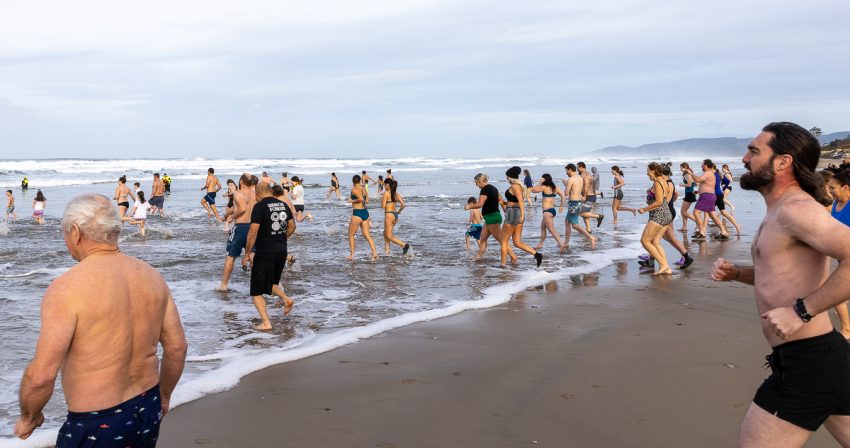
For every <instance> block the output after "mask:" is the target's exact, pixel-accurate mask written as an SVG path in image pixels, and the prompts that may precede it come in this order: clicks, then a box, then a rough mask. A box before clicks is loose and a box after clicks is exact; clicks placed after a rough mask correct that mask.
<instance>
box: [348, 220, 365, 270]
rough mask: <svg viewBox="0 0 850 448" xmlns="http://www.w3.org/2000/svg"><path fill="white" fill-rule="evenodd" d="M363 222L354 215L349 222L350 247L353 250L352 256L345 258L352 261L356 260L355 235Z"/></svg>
mask: <svg viewBox="0 0 850 448" xmlns="http://www.w3.org/2000/svg"><path fill="white" fill-rule="evenodd" d="M361 222H363V220H362V219H360V218H358V217H356V216H353V215H352V216H351V219H350V220H349V221H348V247H349V249H351V254H350V255H349V256H347V257H345V258H347V259H349V260H352V261H353V260H354V234H356V233H357V229H358V228H359V227H360V223H361Z"/></svg>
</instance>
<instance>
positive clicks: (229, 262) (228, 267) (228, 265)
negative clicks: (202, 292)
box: [216, 255, 236, 291]
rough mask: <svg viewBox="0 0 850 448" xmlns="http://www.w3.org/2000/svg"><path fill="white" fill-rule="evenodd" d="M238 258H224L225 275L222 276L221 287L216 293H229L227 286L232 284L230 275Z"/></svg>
mask: <svg viewBox="0 0 850 448" xmlns="http://www.w3.org/2000/svg"><path fill="white" fill-rule="evenodd" d="M235 262H236V258H233V257H231V256H229V255H228V256H227V257H225V258H224V273H223V274H222V275H221V285H219V286H218V288H216V291H227V284H228V283H229V282H230V274H232V273H233V264H234V263H235Z"/></svg>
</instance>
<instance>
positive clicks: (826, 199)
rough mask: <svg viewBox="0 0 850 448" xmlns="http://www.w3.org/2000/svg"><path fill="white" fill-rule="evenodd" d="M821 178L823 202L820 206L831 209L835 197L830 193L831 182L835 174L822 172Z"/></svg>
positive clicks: (826, 171) (828, 171) (827, 171)
mask: <svg viewBox="0 0 850 448" xmlns="http://www.w3.org/2000/svg"><path fill="white" fill-rule="evenodd" d="M819 174H820V177H821V178H822V179H823V200H821V201H820V205H823V206H824V207H829V206H830V205H832V201H833V197H832V195H831V194H830V192H829V185H828V184H829V181H830V180H832V178H834V177H835V172H833V171H830V170H828V169H826V170H823V171H820V173H819Z"/></svg>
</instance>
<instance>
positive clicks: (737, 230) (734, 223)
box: [720, 210, 741, 236]
mask: <svg viewBox="0 0 850 448" xmlns="http://www.w3.org/2000/svg"><path fill="white" fill-rule="evenodd" d="M720 214H721V215H723V216H724V217H725V218H726V219H728V220H729V222H731V223H732V226H733V227H735V233H737V235H738V236H741V225H740V224H738V221H735V217H734V216H732V213H729V211H728V210H723V211H722V212H720ZM723 227H726V226H723Z"/></svg>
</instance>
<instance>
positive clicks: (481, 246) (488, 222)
mask: <svg viewBox="0 0 850 448" xmlns="http://www.w3.org/2000/svg"><path fill="white" fill-rule="evenodd" d="M489 180H490V179H489V177H488V176H487V175H486V174H484V173H478V174H476V175H475V179H474V182H475V186H476V187H478V188H480V189H481V191H480V193H479V196H478V201H477V202H475V203H473V204H466V206H465V207H464V210H474V209H480V210H481V216H482V218H484V229H482V230H481V238H480V239H479V240H478V255H476V256H475V259H476V260H480V259H481V258H482V257H483V256H484V253H485V252H486V251H487V240H488V239H489V238H490V235H492V236H493V238H495V239H496V241H498V242H499V246H500V248H502V250H506V251H507V254H508V256H510V257H511V263H512V264H513V263H514V262H516V260H517V256H516V254H515V253H514V251H513V249H511V248H510V246H508V240H507V238H502V226H501V224H502V213H501V212H500V211H499V205H500V204H501V203H502V202H503V201H502V197H501V195H500V194H499V190H498V189H496V187H494V186H493V185H490V183H489Z"/></svg>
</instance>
